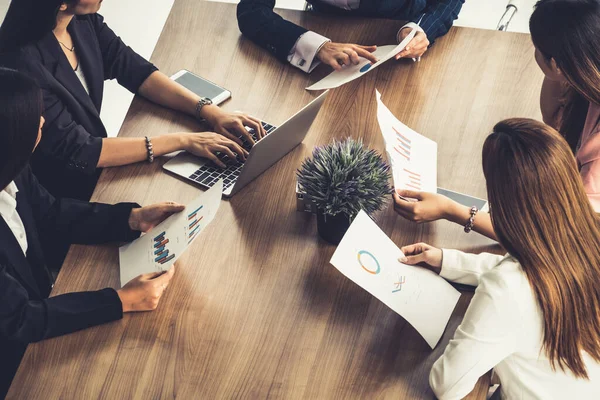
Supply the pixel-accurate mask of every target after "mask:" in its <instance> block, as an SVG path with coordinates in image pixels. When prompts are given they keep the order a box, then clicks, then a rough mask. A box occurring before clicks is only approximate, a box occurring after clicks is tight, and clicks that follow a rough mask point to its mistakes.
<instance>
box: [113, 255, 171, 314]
mask: <svg viewBox="0 0 600 400" xmlns="http://www.w3.org/2000/svg"><path fill="white" fill-rule="evenodd" d="M174 273H175V265H172V266H171V269H169V270H168V271H166V272H154V273H151V274H143V275H140V276H138V277H137V278H133V279H132V280H131V281H129V282H128V283H127V284H126V285H125V286H123V288H121V289H119V290H117V294H118V295H119V299H121V304H123V312H133V311H152V310H156V307H158V303H159V301H160V298H161V297H162V295H163V294H164V293H165V290H166V289H167V286H168V285H169V282H170V281H171V278H173V274H174Z"/></svg>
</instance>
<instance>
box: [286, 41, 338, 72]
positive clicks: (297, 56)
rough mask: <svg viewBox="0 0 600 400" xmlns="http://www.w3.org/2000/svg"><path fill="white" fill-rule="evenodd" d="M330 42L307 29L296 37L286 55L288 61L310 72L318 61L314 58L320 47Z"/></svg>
mask: <svg viewBox="0 0 600 400" xmlns="http://www.w3.org/2000/svg"><path fill="white" fill-rule="evenodd" d="M327 42H330V40H329V39H327V38H326V37H325V36H321V35H319V34H318V33H315V32H312V31H308V32H306V33H305V34H303V35H302V36H300V37H299V38H298V40H297V41H296V44H294V47H292V50H291V51H290V54H289V56H288V62H289V63H290V64H292V65H293V66H294V67H296V68H300V69H301V70H302V71H304V72H307V73H310V72H312V70H313V69H315V68H316V66H317V65H319V64H320V61H319V60H318V59H317V58H316V56H317V52H318V51H319V50H320V49H321V47H322V46H323V45H324V44H325V43H327Z"/></svg>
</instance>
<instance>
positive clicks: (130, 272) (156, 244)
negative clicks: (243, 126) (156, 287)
mask: <svg viewBox="0 0 600 400" xmlns="http://www.w3.org/2000/svg"><path fill="white" fill-rule="evenodd" d="M222 191H223V180H222V179H221V180H219V181H218V182H217V183H215V184H214V185H213V187H211V188H210V189H208V190H207V191H206V192H204V193H202V194H201V195H200V196H198V198H196V199H195V200H194V201H192V202H191V203H190V204H188V205H187V206H186V207H185V210H183V211H182V212H180V213H177V214H174V215H172V216H170V217H169V218H167V219H166V220H164V221H163V222H161V223H160V224H159V225H157V226H155V227H154V228H153V229H152V230H151V231H150V232H147V233H145V234H144V235H143V236H141V237H140V238H139V239H137V240H135V241H133V242H131V243H129V244H127V245H125V246H122V247H120V248H119V265H120V269H121V286H123V285H125V284H126V283H127V282H129V281H130V280H132V279H133V278H135V277H136V276H138V275H141V274H148V273H151V272H161V271H167V270H169V268H171V266H172V265H173V264H174V263H175V261H177V259H178V258H179V256H181V254H183V252H184V251H185V250H186V249H187V248H188V246H189V245H190V244H192V242H193V241H194V240H195V239H196V238H197V237H198V236H199V235H200V232H202V231H203V230H204V228H206V226H207V225H208V224H209V223H210V222H211V221H212V220H213V218H214V217H215V215H216V214H217V211H218V209H219V205H220V204H221V192H222Z"/></svg>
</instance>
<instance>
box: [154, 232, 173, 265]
mask: <svg viewBox="0 0 600 400" xmlns="http://www.w3.org/2000/svg"><path fill="white" fill-rule="evenodd" d="M165 233H166V232H162V233H161V234H160V235H158V236H155V237H154V240H153V251H154V262H155V263H158V264H161V265H162V264H165V263H168V262H169V261H171V260H172V259H174V258H175V253H173V252H172V253H171V254H169V238H168V237H167V236H165Z"/></svg>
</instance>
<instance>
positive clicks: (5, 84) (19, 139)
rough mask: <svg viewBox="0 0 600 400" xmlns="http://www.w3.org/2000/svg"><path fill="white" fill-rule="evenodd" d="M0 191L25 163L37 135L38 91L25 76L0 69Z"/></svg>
mask: <svg viewBox="0 0 600 400" xmlns="http://www.w3.org/2000/svg"><path fill="white" fill-rule="evenodd" d="M0 87H1V88H2V90H0V149H2V153H3V155H2V157H0V190H4V188H6V186H8V184H9V183H10V182H11V181H13V180H14V179H15V178H16V177H17V175H18V174H19V173H20V172H21V171H22V170H23V168H25V166H27V164H28V163H29V159H30V158H31V153H32V152H33V149H34V148H35V143H36V140H37V137H38V132H39V126H40V118H41V116H42V111H43V104H44V103H43V98H42V91H41V89H40V87H39V86H38V85H37V83H36V82H35V81H34V80H33V79H31V78H30V77H28V76H27V75H25V74H23V73H21V72H18V71H15V70H12V69H7V68H0Z"/></svg>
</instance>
